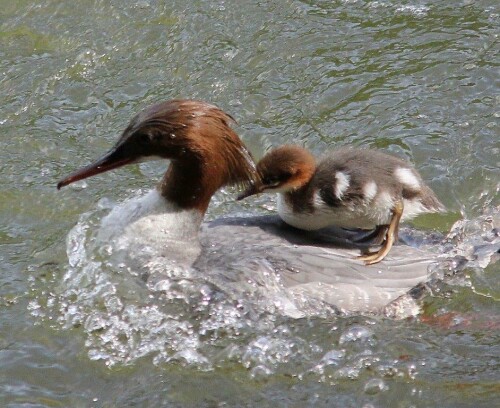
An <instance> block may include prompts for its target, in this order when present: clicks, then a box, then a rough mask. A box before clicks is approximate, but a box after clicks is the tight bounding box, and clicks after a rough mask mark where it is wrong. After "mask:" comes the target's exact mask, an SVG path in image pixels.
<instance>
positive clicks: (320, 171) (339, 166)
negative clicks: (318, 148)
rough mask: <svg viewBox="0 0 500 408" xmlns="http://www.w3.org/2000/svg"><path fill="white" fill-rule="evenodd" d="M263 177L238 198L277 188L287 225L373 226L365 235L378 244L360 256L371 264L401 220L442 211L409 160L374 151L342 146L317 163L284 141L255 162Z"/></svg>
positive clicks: (384, 249) (312, 227) (385, 251)
mask: <svg viewBox="0 0 500 408" xmlns="http://www.w3.org/2000/svg"><path fill="white" fill-rule="evenodd" d="M257 171H258V172H259V175H260V178H261V180H262V181H261V182H260V183H257V184H253V185H252V186H250V187H249V189H248V190H247V191H246V192H245V193H243V194H242V195H240V197H239V199H242V198H245V197H248V196H250V195H252V194H256V193H260V192H263V191H267V192H278V213H279V215H280V216H281V218H282V219H283V221H285V222H286V223H287V224H289V225H291V226H293V227H296V228H300V229H304V230H317V229H321V228H324V227H327V226H337V227H341V228H360V229H365V230H371V229H374V232H373V233H372V234H369V235H368V237H369V238H374V239H372V242H373V243H375V244H382V242H383V244H382V246H381V248H380V249H379V250H378V251H375V252H368V253H367V254H365V255H362V256H360V257H359V258H360V259H361V260H363V261H364V262H365V264H367V265H370V264H374V263H377V262H380V261H381V260H382V259H384V258H385V256H386V255H387V254H388V253H389V251H390V249H391V247H392V245H393V243H394V241H396V240H397V237H398V228H399V222H400V220H409V219H411V218H413V217H415V216H417V215H418V214H421V213H432V212H438V211H444V206H443V204H441V203H440V202H439V200H438V199H437V197H436V195H435V194H434V193H433V191H432V190H431V189H430V188H429V187H428V186H426V185H425V184H424V182H423V181H422V178H421V177H420V175H419V174H418V172H417V171H416V170H415V169H414V168H413V167H411V166H410V164H408V163H407V162H405V161H403V160H401V159H398V158H396V157H393V156H390V155H388V154H385V153H382V152H379V151H375V150H363V149H354V148H343V149H339V150H337V151H334V152H332V153H330V154H328V155H326V156H325V157H324V158H323V159H321V160H320V161H319V162H318V163H317V164H316V160H315V158H314V157H313V155H312V154H311V153H310V152H308V151H307V150H306V149H304V148H302V147H299V146H294V145H284V146H280V147H278V148H276V149H274V150H271V151H270V152H268V153H267V154H266V155H265V156H264V157H263V158H262V159H261V160H260V162H259V163H258V165H257Z"/></svg>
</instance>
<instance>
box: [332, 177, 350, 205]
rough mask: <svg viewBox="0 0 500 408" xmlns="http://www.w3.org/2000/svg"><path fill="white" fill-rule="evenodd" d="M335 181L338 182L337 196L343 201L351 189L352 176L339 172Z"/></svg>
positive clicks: (336, 185) (336, 184) (336, 186)
mask: <svg viewBox="0 0 500 408" xmlns="http://www.w3.org/2000/svg"><path fill="white" fill-rule="evenodd" d="M335 179H336V180H337V182H336V183H335V195H336V196H337V198H338V199H341V198H342V196H343V195H344V193H345V192H346V190H347V189H348V188H349V180H350V176H349V174H345V173H342V172H341V171H337V172H336V173H335Z"/></svg>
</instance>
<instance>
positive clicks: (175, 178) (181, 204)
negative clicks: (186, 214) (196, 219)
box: [159, 160, 222, 216]
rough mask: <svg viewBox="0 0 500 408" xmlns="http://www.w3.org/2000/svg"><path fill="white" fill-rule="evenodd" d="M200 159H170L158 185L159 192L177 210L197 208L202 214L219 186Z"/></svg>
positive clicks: (215, 177)
mask: <svg viewBox="0 0 500 408" xmlns="http://www.w3.org/2000/svg"><path fill="white" fill-rule="evenodd" d="M221 185H222V184H221V183H218V181H217V176H216V175H214V174H210V171H209V169H208V168H207V166H203V165H202V163H201V161H199V160H192V161H189V162H187V161H186V160H172V162H171V164H170V166H169V168H168V170H167V172H166V173H165V175H164V176H163V179H162V181H161V183H160V185H159V190H160V194H161V195H162V196H163V197H164V198H165V199H166V200H167V201H169V202H170V203H172V204H173V205H175V206H177V207H178V208H179V210H191V209H193V210H197V211H199V212H200V213H201V215H202V216H203V215H204V214H205V212H206V210H207V208H208V205H209V203H210V199H211V198H212V195H213V194H214V193H215V192H216V191H217V189H218V188H219V187H221Z"/></svg>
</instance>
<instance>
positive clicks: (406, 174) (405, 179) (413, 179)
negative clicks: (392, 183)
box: [394, 167, 420, 190]
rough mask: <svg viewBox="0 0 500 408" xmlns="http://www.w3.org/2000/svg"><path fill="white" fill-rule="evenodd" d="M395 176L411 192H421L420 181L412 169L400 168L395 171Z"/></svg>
mask: <svg viewBox="0 0 500 408" xmlns="http://www.w3.org/2000/svg"><path fill="white" fill-rule="evenodd" d="M394 174H395V175H396V178H397V179H398V180H399V181H400V182H401V183H402V184H404V185H405V186H406V187H408V188H410V189H411V190H420V182H419V181H418V178H417V176H415V174H413V172H412V171H411V169H408V168H405V167H398V168H397V169H396V170H395V171H394Z"/></svg>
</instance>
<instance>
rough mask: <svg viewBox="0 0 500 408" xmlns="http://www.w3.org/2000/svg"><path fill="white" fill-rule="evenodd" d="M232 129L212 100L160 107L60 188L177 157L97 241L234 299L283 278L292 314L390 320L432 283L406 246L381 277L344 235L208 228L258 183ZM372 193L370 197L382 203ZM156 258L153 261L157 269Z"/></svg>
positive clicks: (235, 223) (117, 210) (105, 225)
mask: <svg viewBox="0 0 500 408" xmlns="http://www.w3.org/2000/svg"><path fill="white" fill-rule="evenodd" d="M231 122H232V119H231V117H230V116H229V115H227V114H226V113H224V112H223V111H221V110H220V109H218V108H217V107H215V106H213V105H210V104H207V103H205V102H200V101H192V100H174V101H169V102H164V103H160V104H157V105H154V106H151V107H149V108H147V109H145V110H144V111H142V112H141V113H139V114H138V115H137V116H136V117H135V118H133V119H132V121H131V122H130V124H129V125H128V127H127V128H126V129H125V130H124V132H123V134H122V136H121V137H120V139H119V140H118V142H117V143H116V144H115V146H114V147H113V148H112V149H111V150H110V151H109V152H108V153H107V154H105V155H104V156H103V157H102V158H101V159H99V160H97V161H96V162H95V163H93V164H90V165H89V166H86V167H84V168H82V169H80V170H77V171H76V172H74V173H73V174H71V175H70V176H68V177H66V178H64V179H63V180H61V181H60V182H59V184H58V188H61V187H63V186H66V185H68V184H70V183H73V182H75V181H77V180H82V179H84V178H87V177H90V176H94V175H97V174H99V173H103V172H106V171H108V170H112V169H116V168H118V167H121V166H124V165H127V164H132V163H137V162H140V161H143V160H146V159H154V158H158V159H170V166H169V168H168V170H167V172H166V173H165V175H164V176H163V178H162V180H161V182H160V183H159V185H158V187H157V189H155V190H153V191H151V192H150V193H148V194H146V195H145V196H141V197H138V198H132V199H130V200H128V201H126V202H124V203H123V204H121V205H119V206H115V207H113V209H112V210H111V212H110V213H109V214H108V215H106V216H105V217H104V218H103V219H102V220H101V226H100V228H99V231H98V235H97V238H96V241H97V242H102V245H103V248H104V247H107V246H108V245H111V244H109V243H110V242H112V243H113V245H114V244H116V247H117V248H118V252H117V253H118V255H120V256H121V254H130V253H132V252H133V253H134V254H136V255H137V256H135V255H134V256H132V255H126V256H127V258H126V259H130V260H131V261H132V262H136V261H137V265H138V268H145V269H147V271H148V273H150V274H152V275H154V274H155V273H156V271H157V270H158V269H161V268H162V264H163V263H165V264H167V263H171V262H174V261H175V265H176V267H178V266H179V267H182V268H186V267H187V268H189V269H192V270H193V271H201V274H200V276H204V277H206V278H207V279H208V281H209V282H212V281H217V282H218V283H217V285H218V286H219V287H223V288H224V290H226V291H227V292H228V293H232V292H234V293H238V291H239V290H244V291H245V293H247V296H248V295H250V294H251V293H250V292H249V291H250V290H258V287H259V285H261V284H262V285H265V283H259V282H261V279H263V278H264V277H266V276H267V277H270V276H276V278H272V279H275V280H273V282H275V283H274V284H278V285H279V288H280V289H279V293H286V295H285V297H286V299H285V300H284V301H282V300H280V301H279V302H280V304H281V305H283V308H284V309H286V310H285V311H284V313H287V314H289V315H292V316H300V315H301V306H300V305H301V304H303V303H304V302H307V299H316V301H319V302H326V303H327V304H329V305H332V306H334V307H335V308H338V309H339V310H340V311H343V312H382V311H383V310H384V308H385V306H386V305H388V304H389V303H391V302H392V301H394V300H395V299H397V298H399V297H400V296H402V295H404V294H406V293H407V292H408V291H409V290H410V289H412V288H413V287H414V286H416V285H417V284H419V283H421V282H425V281H426V280H427V279H428V276H429V272H428V267H429V265H430V264H431V263H433V262H434V261H435V259H436V255H435V254H433V253H429V252H425V251H422V250H419V249H416V248H412V247H409V246H405V245H401V246H397V247H395V248H394V249H393V250H392V251H391V254H390V255H389V256H388V257H387V259H386V260H385V262H383V263H382V264H380V267H379V269H378V271H376V273H374V271H373V268H372V267H367V266H365V265H363V264H362V263H360V262H359V261H357V260H355V259H353V257H354V254H355V253H356V251H357V250H359V246H358V245H357V244H353V243H352V239H351V235H350V234H351V232H348V231H342V230H340V229H337V230H335V231H332V232H331V233H330V231H328V234H324V235H322V234H323V231H321V233H319V234H318V235H315V234H312V235H311V236H309V235H307V234H304V233H303V231H297V230H296V229H294V228H290V227H288V226H287V225H286V224H285V223H283V222H282V221H281V220H280V219H279V217H277V216H262V217H248V218H247V217H243V218H241V217H240V218H226V219H219V220H215V221H212V222H210V223H204V224H202V220H203V217H204V214H205V211H206V210H207V207H208V205H209V202H210V199H211V197H212V195H213V194H214V193H215V192H216V191H217V190H218V189H220V188H221V187H223V186H225V185H228V184H235V183H236V184H238V183H240V184H243V185H244V186H247V187H248V186H252V185H258V184H259V177H258V173H257V171H256V168H255V164H254V162H253V160H252V158H251V156H250V154H249V153H248V151H247V149H246V148H245V146H244V145H243V143H242V142H241V141H240V139H239V137H238V136H237V135H236V133H235V132H234V131H233V130H232V129H231V127H230V124H231ZM406 167H407V165H405V167H404V168H406ZM312 171H313V169H312V168H311V169H309V172H312ZM411 174H413V173H411ZM403 175H407V174H406V173H404V172H403ZM302 178H303V179H304V180H306V179H307V178H310V174H308V175H304V176H303V177H302ZM410 180H414V178H410ZM268 181H269V180H268ZM268 184H271V183H268ZM347 184H349V183H347ZM347 184H346V180H344V184H339V185H338V187H337V190H336V191H337V192H338V193H339V195H340V193H341V192H342V193H343V194H346V193H347V190H348V187H349V185H347ZM369 187H370V186H369V185H368V187H367V189H368V190H367V192H366V193H365V194H368V195H370V194H372V195H373V196H374V197H375V196H376V195H377V194H379V195H380V192H379V191H375V189H374V187H372V190H370V188H369ZM379 187H381V186H379ZM377 188H378V187H377ZM334 197H335V195H334ZM200 225H201V227H200ZM306 235H307V236H306ZM100 237H101V238H100ZM120 251H121V252H120ZM107 253H108V252H105V255H103V256H107V255H106V254H107ZM113 254H115V253H114V252H113ZM151 254H155V256H154V262H153V261H148V260H150V259H151V257H150V255H151ZM158 254H159V256H158ZM120 256H118V258H119V259H120V260H119V262H120V264H122V263H123V259H122V258H120ZM74 262H81V259H77V260H75V261H74ZM134 265H135V264H134ZM130 268H131V269H132V270H133V269H134V268H135V266H131V267H130ZM141 274H142V272H141ZM134 276H135V275H134ZM141 276H142V275H141ZM215 277H218V278H217V279H218V280H217V279H216V278H215ZM219 278H220V279H219ZM249 281H253V282H255V285H248V282H249ZM238 282H240V283H238ZM242 282H243V283H242ZM226 285H227V287H226ZM231 285H233V286H231ZM240 286H241V287H243V288H245V289H240ZM231 288H233V289H231ZM277 290H278V289H277ZM280 299H281V298H280Z"/></svg>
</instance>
